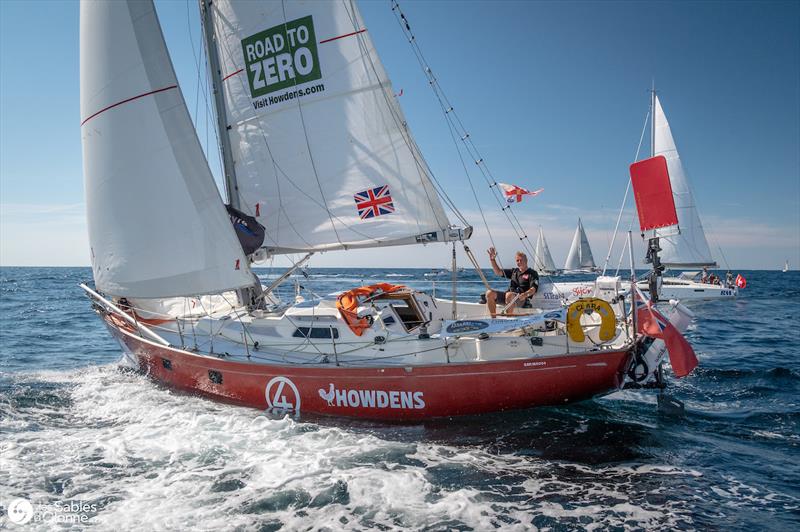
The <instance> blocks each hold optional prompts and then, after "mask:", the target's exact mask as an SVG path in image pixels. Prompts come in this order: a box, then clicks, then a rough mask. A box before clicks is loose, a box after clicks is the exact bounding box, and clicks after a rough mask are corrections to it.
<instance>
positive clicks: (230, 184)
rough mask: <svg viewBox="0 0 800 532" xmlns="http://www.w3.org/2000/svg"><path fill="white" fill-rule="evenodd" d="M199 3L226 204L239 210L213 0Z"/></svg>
mask: <svg viewBox="0 0 800 532" xmlns="http://www.w3.org/2000/svg"><path fill="white" fill-rule="evenodd" d="M199 1H200V19H201V20H202V22H203V24H202V26H203V36H204V37H205V42H206V54H207V56H208V62H209V69H210V70H211V88H212V90H213V92H214V108H215V109H216V116H217V130H218V137H219V143H220V146H219V147H220V152H221V153H222V164H223V171H224V172H225V191H226V192H227V195H228V203H229V204H230V206H231V207H233V208H234V209H237V210H241V207H240V201H239V186H238V184H237V182H236V169H235V168H234V164H233V152H232V150H231V139H230V137H229V136H228V129H229V126H228V117H227V113H226V111H225V100H224V98H225V96H224V95H223V93H222V72H221V71H220V66H219V54H218V53H217V47H216V46H215V44H214V41H215V38H214V21H213V20H212V16H211V4H212V3H213V0H199Z"/></svg>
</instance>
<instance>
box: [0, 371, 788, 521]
mask: <svg viewBox="0 0 800 532" xmlns="http://www.w3.org/2000/svg"><path fill="white" fill-rule="evenodd" d="M1 378H2V380H3V385H4V386H6V385H7V387H8V388H7V389H9V390H10V391H9V393H8V394H3V395H2V402H0V410H1V411H2V420H1V421H0V429H2V431H3V433H4V434H5V435H6V437H4V439H3V441H2V443H0V452H2V455H3V457H4V464H6V465H7V467H3V468H2V471H0V500H2V501H4V502H5V501H8V500H10V499H13V498H16V497H20V496H24V497H27V498H28V499H29V500H31V502H32V503H33V504H34V505H37V504H39V505H42V504H45V505H46V504H51V505H52V504H58V503H59V502H65V501H72V500H79V501H85V502H86V503H87V504H89V505H94V506H93V507H94V508H96V510H95V511H91V512H89V514H90V515H89V518H90V519H91V522H92V523H95V524H97V525H99V526H101V527H103V528H114V529H120V530H133V529H154V528H165V527H166V528H187V527H192V528H195V527H196V528H201V529H216V528H233V527H238V526H241V527H247V528H253V527H255V528H259V527H266V528H273V527H275V528H277V527H279V526H285V527H288V528H289V529H296V528H305V527H308V526H309V525H310V526H311V527H312V528H341V527H348V528H372V527H381V528H383V527H386V528H413V529H418V528H437V529H438V528H451V527H454V528H473V529H489V528H495V527H503V528H519V529H529V528H530V527H532V526H535V527H550V526H556V525H561V526H563V525H567V526H588V525H589V524H591V526H597V527H600V528H607V527H614V526H620V527H621V526H633V527H643V528H651V527H664V526H666V527H670V528H671V527H693V526H701V525H703V524H709V521H705V519H710V517H708V518H706V517H704V515H705V514H704V513H703V511H702V510H698V506H697V504H698V503H697V502H696V497H698V496H699V497H702V498H703V499H706V500H707V501H710V502H708V504H709V508H708V515H709V516H710V515H712V511H711V510H712V507H713V500H718V501H719V500H721V501H729V502H733V501H734V499H735V500H736V504H737V505H739V506H740V507H741V506H748V505H752V506H754V507H755V506H758V505H760V504H764V503H765V498H770V497H771V498H772V499H771V500H772V503H773V504H774V503H775V501H776V500H777V501H778V502H781V501H782V503H783V504H786V505H791V504H796V502H797V501H796V499H791V498H790V497H787V496H785V495H780V494H775V493H766V492H764V491H762V490H759V489H756V488H752V487H748V486H746V485H744V484H742V483H741V482H739V481H737V480H736V479H734V478H729V479H725V478H723V477H718V478H708V477H707V476H705V475H702V474H700V473H698V472H697V471H696V470H695V469H693V468H692V467H686V466H667V465H658V464H653V463H643V460H646V461H647V462H652V461H653V459H652V457H650V456H648V452H647V451H645V452H642V451H641V450H640V449H641V448H642V447H645V448H646V447H647V445H648V442H647V440H648V439H649V437H650V436H649V435H648V430H649V429H645V428H642V427H641V426H640V425H630V424H626V423H624V422H622V421H618V420H613V419H608V409H607V408H606V407H607V404H608V403H610V402H605V401H602V402H599V403H588V404H587V406H583V407H579V408H575V407H573V408H571V409H565V410H560V409H542V410H540V411H536V413H532V412H527V413H526V412H516V413H509V414H502V415H498V416H491V417H490V416H481V417H475V418H468V419H466V420H465V422H464V423H461V424H459V426H457V427H453V426H452V424H450V423H447V422H446V421H434V422H428V423H425V424H422V425H410V426H403V425H400V426H388V427H387V426H385V425H376V424H370V423H369V422H357V421H351V422H347V421H340V420H322V421H320V422H314V423H311V422H298V421H295V420H293V419H290V418H288V417H284V418H273V417H268V416H266V415H262V414H261V413H259V412H258V411H255V410H251V409H245V408H240V407H233V406H228V405H223V404H218V403H214V402H211V401H207V400H204V399H199V398H194V397H190V396H185V395H179V394H176V393H174V392H171V391H169V390H167V389H163V388H160V387H158V386H156V385H154V384H153V383H152V382H150V381H149V380H147V379H146V378H145V377H143V376H140V375H137V374H133V373H131V372H125V371H119V370H118V369H117V368H116V365H113V366H90V367H88V368H85V369H82V370H77V371H69V372H59V371H47V372H36V373H15V374H5V375H3V376H2V377H1ZM613 403H615V408H616V404H617V403H619V401H614V402H613ZM626 404H627V403H626ZM631 404H632V405H634V406H631V408H635V404H636V403H631ZM602 435H605V436H604V437H605V438H606V439H608V442H609V443H608V447H607V449H606V450H605V451H604V450H603V449H604V445H603V443H602V442H601V441H598V437H599V436H600V437H601V438H602V437H603V436H602ZM582 453H583V454H582ZM742 495H746V497H744V498H742V497H741V496H742ZM33 524H34V525H37V523H33ZM38 525H41V526H39V528H40V529H42V530H44V529H47V528H48V525H47V524H45V523H38ZM34 528H36V527H34Z"/></svg>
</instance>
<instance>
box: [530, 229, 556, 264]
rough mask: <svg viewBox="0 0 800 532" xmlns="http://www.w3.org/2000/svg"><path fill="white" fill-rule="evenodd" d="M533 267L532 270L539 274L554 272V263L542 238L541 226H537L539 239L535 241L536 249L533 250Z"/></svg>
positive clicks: (545, 241)
mask: <svg viewBox="0 0 800 532" xmlns="http://www.w3.org/2000/svg"><path fill="white" fill-rule="evenodd" d="M533 265H534V269H535V270H536V271H537V272H539V273H542V272H554V271H556V263H555V262H554V261H553V256H552V255H551V254H550V248H549V247H548V245H547V240H545V238H544V231H542V226H539V237H538V238H537V239H536V247H535V248H534V257H533Z"/></svg>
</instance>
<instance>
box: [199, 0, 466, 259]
mask: <svg viewBox="0 0 800 532" xmlns="http://www.w3.org/2000/svg"><path fill="white" fill-rule="evenodd" d="M210 9H211V20H212V21H213V31H214V37H215V42H216V45H217V46H216V48H217V50H216V51H217V52H218V56H219V59H220V65H221V70H222V72H221V76H220V78H221V80H222V83H221V86H222V90H223V93H224V101H225V115H226V118H227V123H228V125H227V126H226V127H227V133H228V135H229V139H230V143H231V146H232V153H233V159H234V160H235V174H236V181H237V187H238V194H237V195H238V200H239V208H240V209H241V210H242V211H244V212H246V213H248V214H250V215H252V216H256V218H257V219H258V221H259V222H260V223H261V224H262V225H264V226H265V228H266V233H267V236H266V239H265V242H264V246H265V247H266V248H267V250H268V251H269V252H270V253H289V252H298V251H316V250H331V249H347V248H356V247H374V246H385V245H395V244H406V243H418V242H423V243H424V242H431V241H441V240H446V239H449V238H451V237H455V236H454V235H453V234H452V231H448V228H449V227H450V223H449V221H448V219H447V216H446V214H445V212H444V210H443V208H442V205H441V203H440V200H439V197H438V196H437V194H436V191H435V189H434V187H433V184H432V182H431V178H430V175H429V171H428V169H427V166H426V164H425V161H424V160H423V158H422V156H421V154H420V153H419V150H418V149H417V147H416V145H415V143H414V141H413V138H412V137H411V134H410V132H409V130H408V128H407V126H406V121H405V118H404V116H403V113H402V111H401V109H400V107H399V105H398V103H397V101H396V98H395V95H394V93H393V90H392V86H391V83H390V81H389V78H388V77H387V75H386V72H385V71H384V69H383V66H382V65H381V62H380V59H379V58H378V55H377V52H376V51H375V47H374V46H373V43H372V39H371V38H370V36H369V32H368V31H367V29H366V28H365V26H364V23H363V21H362V19H361V15H360V14H359V12H358V9H357V8H356V6H355V4H354V3H352V2H351V1H349V0H345V1H337V2H320V1H296V2H282V1H266V2H232V1H230V0H218V1H216V2H213V3H212V4H211V6H210ZM449 233H450V234H449ZM455 238H457V237H455Z"/></svg>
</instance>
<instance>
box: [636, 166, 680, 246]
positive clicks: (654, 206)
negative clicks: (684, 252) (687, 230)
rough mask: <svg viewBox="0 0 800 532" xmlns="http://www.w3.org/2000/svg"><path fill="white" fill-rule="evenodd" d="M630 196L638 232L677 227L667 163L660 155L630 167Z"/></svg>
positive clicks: (676, 215)
mask: <svg viewBox="0 0 800 532" xmlns="http://www.w3.org/2000/svg"><path fill="white" fill-rule="evenodd" d="M630 172H631V184H632V185H633V197H634V198H635V199H636V210H637V211H638V213H639V227H640V228H641V229H642V231H643V232H644V231H646V230H648V229H658V228H660V227H669V226H672V225H677V224H678V214H677V212H676V211H675V200H674V199H673V197H672V185H671V184H670V181H669V170H668V169H667V160H666V159H665V158H664V156H663V155H656V156H655V157H651V158H650V159H645V160H643V161H639V162H638V163H633V164H632V165H631V166H630Z"/></svg>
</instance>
